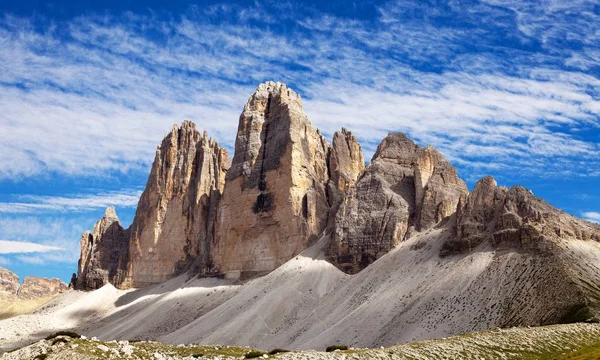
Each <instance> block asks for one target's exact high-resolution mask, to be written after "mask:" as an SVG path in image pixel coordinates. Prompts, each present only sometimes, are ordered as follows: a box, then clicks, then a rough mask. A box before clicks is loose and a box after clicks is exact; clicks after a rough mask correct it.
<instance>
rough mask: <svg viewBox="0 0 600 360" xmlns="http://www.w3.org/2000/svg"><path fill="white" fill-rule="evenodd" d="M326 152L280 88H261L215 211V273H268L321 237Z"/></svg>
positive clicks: (243, 123) (246, 114)
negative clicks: (216, 227)
mask: <svg viewBox="0 0 600 360" xmlns="http://www.w3.org/2000/svg"><path fill="white" fill-rule="evenodd" d="M329 151H330V145H329V144H328V143H327V141H326V140H325V138H324V137H323V136H322V135H321V134H320V133H319V131H318V130H316V129H315V128H314V127H313V126H312V125H311V123H310V121H309V120H308V118H307V117H306V115H305V114H304V111H303V110H302V100H301V98H300V96H299V95H298V94H296V93H295V92H294V91H293V90H291V89H288V88H287V87H286V86H285V85H284V84H281V83H273V82H267V83H264V84H261V85H260V86H259V87H258V88H257V90H256V92H255V93H254V94H253V95H252V96H251V97H250V99H249V100H248V102H247V103H246V105H245V107H244V110H243V112H242V114H241V116H240V119H239V127H238V133H237V138H236V143H235V155H234V158H233V162H232V166H231V169H230V170H229V172H228V173H227V183H226V185H225V190H224V194H223V199H222V201H221V204H220V207H219V218H218V230H217V238H216V242H215V253H214V261H213V263H214V264H215V266H216V268H215V270H216V271H217V272H220V273H224V274H226V275H227V276H233V277H239V276H242V277H246V276H252V275H255V274H260V273H264V272H269V271H271V270H273V269H275V268H277V267H278V266H279V265H281V264H282V263H283V262H285V261H287V260H289V259H290V258H291V257H293V256H294V255H296V254H298V253H300V252H301V251H302V250H304V249H305V248H306V247H307V246H308V244H309V243H311V241H313V240H315V239H316V238H318V237H319V236H320V235H321V233H323V231H324V230H325V227H326V225H327V220H328V213H329V203H328V199H327V192H326V185H327V182H328V180H329V169H328V163H327V158H328V155H329Z"/></svg>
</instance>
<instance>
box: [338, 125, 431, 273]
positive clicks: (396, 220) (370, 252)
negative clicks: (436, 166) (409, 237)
mask: <svg viewBox="0 0 600 360" xmlns="http://www.w3.org/2000/svg"><path fill="white" fill-rule="evenodd" d="M418 150H419V147H418V145H417V144H415V143H414V142H413V141H412V140H410V139H409V138H408V137H406V135H404V134H399V133H392V134H389V135H388V136H387V137H386V138H385V139H383V141H382V142H381V144H380V145H379V147H378V148H377V151H376V153H375V155H374V156H373V159H372V161H371V164H370V165H369V166H367V168H366V169H365V170H364V173H363V175H362V176H361V177H360V180H359V181H358V182H357V183H356V186H355V187H354V188H351V189H350V190H349V192H348V194H347V195H346V198H345V200H344V202H343V204H342V205H341V206H340V208H339V210H338V213H337V215H336V221H335V228H334V233H333V237H332V242H331V245H330V248H329V251H328V253H329V258H330V260H331V261H332V262H333V263H334V264H335V265H336V266H338V267H339V268H340V269H341V270H343V271H346V272H349V273H356V272H358V271H360V270H362V269H363V268H365V267H366V266H367V265H369V264H370V263H372V262H373V261H375V260H376V259H377V258H379V257H380V256H382V255H383V254H385V253H387V252H388V251H390V250H391V249H392V248H393V247H394V246H396V245H397V244H398V242H400V241H402V240H403V239H404V237H405V236H406V234H407V232H408V230H409V228H411V227H414V224H413V222H412V221H411V214H412V213H413V212H414V204H415V184H414V176H413V174H414V171H413V169H412V164H413V162H414V161H415V159H416V156H417V152H418Z"/></svg>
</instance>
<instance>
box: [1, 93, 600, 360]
mask: <svg viewBox="0 0 600 360" xmlns="http://www.w3.org/2000/svg"><path fill="white" fill-rule="evenodd" d="M81 245H82V256H81V260H80V267H79V271H78V277H77V279H76V283H77V286H78V287H79V288H81V289H88V290H89V289H96V288H98V287H101V286H103V285H106V286H103V287H102V288H101V289H99V290H97V291H94V292H89V293H84V292H70V294H68V295H69V296H65V297H64V298H61V299H58V300H57V302H56V303H55V305H56V309H57V310H55V311H54V310H48V311H47V313H45V315H43V317H41V318H39V317H36V318H31V319H29V318H22V319H19V323H16V321H17V320H10V321H15V322H14V323H13V322H10V321H9V320H6V322H3V323H2V324H1V325H2V326H0V337H1V338H5V339H7V341H6V342H7V343H9V344H12V345H13V346H14V345H15V344H21V343H20V341H22V336H21V333H20V332H19V331H15V332H11V331H10V330H5V329H13V328H22V327H23V324H26V326H27V327H31V329H32V330H30V331H31V332H32V333H35V336H42V337H43V336H44V335H45V334H47V333H48V332H49V331H50V330H54V329H56V326H62V328H72V329H76V330H78V331H83V332H85V333H86V334H90V335H91V336H97V337H99V338H100V339H105V340H110V339H124V338H127V339H136V338H137V339H158V340H161V341H164V342H167V343H171V344H180V343H200V344H217V343H219V344H228V345H241V346H253V347H258V348H263V349H268V348H275V347H285V348H291V349H321V348H324V347H326V346H327V345H331V344H335V343H343V344H346V345H349V346H356V347H365V346H369V347H379V346H388V345H395V344H398V343H403V342H408V341H412V340H424V339H432V338H440V337H448V336H452V335H459V334H462V333H465V332H471V331H476V330H487V329H493V328H498V327H500V328H505V327H511V326H534V325H547V324H556V323H568V322H580V321H597V319H598V318H599V317H600V300H599V299H600V286H599V285H598V284H600V265H599V264H600V226H599V225H596V224H592V223H589V222H586V221H583V220H580V219H577V218H575V217H573V216H571V215H569V214H566V213H564V212H562V211H560V210H558V209H556V208H554V207H552V206H551V205H550V204H548V203H546V202H544V201H543V200H542V199H539V198H537V197H536V196H534V195H533V193H532V192H531V191H529V190H527V189H525V188H523V187H520V186H516V187H512V188H505V187H502V186H498V185H497V183H496V181H495V180H494V179H493V178H492V177H486V178H483V179H481V180H480V181H479V182H478V183H477V184H476V186H475V188H474V189H473V191H472V192H469V191H468V189H467V186H466V185H465V183H464V182H463V181H462V180H461V179H460V178H459V176H458V174H457V171H456V169H455V168H454V167H453V166H452V165H451V164H450V163H449V162H448V161H447V160H446V159H445V158H444V156H443V155H442V154H441V153H440V152H439V151H437V150H436V149H434V148H432V147H430V146H428V147H421V146H419V145H418V144H416V143H415V142H414V141H413V140H411V139H410V138H408V137H407V136H406V135H405V134H401V133H390V134H389V135H388V136H387V137H386V138H385V139H383V140H382V142H381V144H380V145H379V146H378V148H377V151H376V152H375V154H374V155H373V157H372V159H371V162H370V163H369V164H368V165H366V166H365V164H364V158H363V155H362V150H361V147H360V145H359V143H358V140H357V139H356V137H355V136H353V135H352V134H351V133H350V132H349V131H347V130H346V129H342V130H341V131H340V132H336V133H335V134H334V135H333V139H332V142H331V143H329V142H328V141H327V140H326V139H325V138H324V136H322V135H321V133H320V132H319V131H318V130H317V129H315V128H314V127H313V126H312V125H311V123H310V121H309V120H308V118H307V116H306V115H305V114H304V112H303V109H302V101H301V98H300V96H299V95H298V94H296V93H295V92H294V91H292V90H291V89H289V88H287V86H285V85H284V84H281V83H273V82H268V83H265V84H261V85H260V86H259V87H258V88H257V90H256V92H255V93H254V94H253V95H252V96H251V97H250V98H249V100H248V102H247V103H246V105H245V106H244V109H243V111H242V114H241V116H240V118H239V128H238V133H237V138H236V143H235V153H234V156H233V161H232V162H231V163H230V162H229V160H228V156H227V153H226V152H225V150H223V149H222V148H221V147H219V145H217V144H216V142H214V141H213V140H211V139H210V138H208V136H207V134H202V135H201V134H200V132H198V131H197V130H196V129H195V126H194V125H193V124H192V123H190V122H184V123H183V124H182V125H181V126H175V127H174V128H173V130H172V131H171V132H170V133H169V134H168V135H167V137H166V138H165V139H164V140H163V142H162V143H161V144H160V146H159V147H158V150H157V153H156V158H155V160H154V163H153V166H152V170H151V173H150V176H149V178H148V183H147V186H146V189H145V191H144V193H143V195H142V197H141V199H140V202H139V205H138V209H137V211H136V216H135V218H134V221H133V224H132V225H131V227H129V228H128V229H124V228H123V227H122V226H121V225H120V224H119V221H118V218H117V216H116V213H115V211H114V209H112V208H109V209H107V211H106V214H105V215H104V217H103V219H101V220H100V221H99V222H98V223H97V224H96V226H95V228H94V231H93V232H91V233H86V234H84V236H83V238H82V243H81ZM178 274H182V276H177V275H178ZM196 275H200V276H196ZM0 279H4V280H3V282H2V283H1V284H3V286H4V287H5V288H10V286H11V284H12V283H14V280H11V277H10V276H9V275H6V274H4V275H3V273H2V272H1V271H0ZM111 284H112V285H115V286H116V287H119V288H129V287H135V288H138V289H134V290H131V289H129V290H119V289H115V288H114V287H112V285H111ZM60 301H63V302H62V303H61V302H60ZM54 308H55V307H54V306H52V307H49V308H48V309H54ZM57 323H58V324H59V325H57Z"/></svg>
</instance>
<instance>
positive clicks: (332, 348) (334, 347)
mask: <svg viewBox="0 0 600 360" xmlns="http://www.w3.org/2000/svg"><path fill="white" fill-rule="evenodd" d="M336 350H348V347H347V346H346V345H330V346H328V347H327V349H325V351H326V352H332V351H336Z"/></svg>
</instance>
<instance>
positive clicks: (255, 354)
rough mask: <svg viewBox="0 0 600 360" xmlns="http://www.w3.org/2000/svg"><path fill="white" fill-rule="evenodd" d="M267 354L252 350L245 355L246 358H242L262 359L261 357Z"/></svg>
mask: <svg viewBox="0 0 600 360" xmlns="http://www.w3.org/2000/svg"><path fill="white" fill-rule="evenodd" d="M266 354H267V353H266V352H264V351H260V350H252V351H250V352H249V353H247V354H246V356H244V358H245V359H256V358H259V357H262V356H263V355H266Z"/></svg>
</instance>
